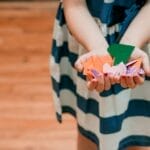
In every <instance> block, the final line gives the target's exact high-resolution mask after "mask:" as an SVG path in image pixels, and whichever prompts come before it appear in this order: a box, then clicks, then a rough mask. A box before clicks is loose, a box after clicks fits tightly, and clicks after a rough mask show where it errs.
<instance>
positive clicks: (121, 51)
mask: <svg viewBox="0 0 150 150" xmlns="http://www.w3.org/2000/svg"><path fill="white" fill-rule="evenodd" d="M134 48H135V47H134V46H131V45H124V44H112V45H110V46H109V47H108V49H107V51H108V52H109V54H110V55H111V56H112V57H113V58H114V65H117V64H119V63H121V62H123V63H124V64H126V63H127V62H128V60H129V58H130V56H131V54H132V52H133V50H134Z"/></svg>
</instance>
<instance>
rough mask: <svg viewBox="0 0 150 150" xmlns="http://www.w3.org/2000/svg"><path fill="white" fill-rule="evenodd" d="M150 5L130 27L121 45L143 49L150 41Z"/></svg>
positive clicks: (142, 10) (148, 4) (144, 8)
mask: <svg viewBox="0 0 150 150" xmlns="http://www.w3.org/2000/svg"><path fill="white" fill-rule="evenodd" d="M149 14H150V3H149V2H148V3H147V4H145V6H144V7H143V8H142V9H141V11H140V12H139V14H138V15H137V16H136V17H135V19H134V20H133V22H132V23H131V24H130V25H129V27H128V29H127V31H126V33H125V34H124V36H123V37H122V39H121V41H120V43H124V44H130V45H134V46H137V47H139V48H142V47H143V46H144V45H145V44H146V43H148V42H149V40H150V19H149Z"/></svg>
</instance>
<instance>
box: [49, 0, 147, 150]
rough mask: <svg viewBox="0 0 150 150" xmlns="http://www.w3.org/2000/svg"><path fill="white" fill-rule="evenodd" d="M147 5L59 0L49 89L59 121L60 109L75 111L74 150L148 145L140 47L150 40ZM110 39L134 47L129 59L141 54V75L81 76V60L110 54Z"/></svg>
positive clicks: (115, 149) (133, 0)
mask: <svg viewBox="0 0 150 150" xmlns="http://www.w3.org/2000/svg"><path fill="white" fill-rule="evenodd" d="M149 11H150V4H149V1H147V2H146V0H130V1H126V0H104V1H102V0H63V1H61V2H60V5H59V9H58V13H57V16H56V21H55V26H54V37H53V45H52V56H51V63H50V64H51V74H52V83H53V89H54V90H53V95H54V100H55V104H56V110H57V117H58V120H59V121H61V115H62V113H63V112H68V113H70V114H72V115H73V116H75V117H76V120H77V125H78V131H79V137H78V149H79V150H81V149H82V150H84V149H86V150H88V149H90V150H94V149H100V150H123V149H126V148H131V147H133V148H135V149H138V150H146V149H147V150H148V149H149V148H148V147H149V146H150V130H149V126H150V120H149V116H150V93H149V92H148V83H149V80H150V78H149V77H148V76H149V75H150V66H149V58H148V57H149V56H148V54H147V52H144V51H143V50H142V49H141V48H143V46H145V45H146V44H147V43H148V42H149V40H150V28H149V27H150V20H149V17H148V16H149V13H150V12H149ZM113 43H123V44H130V45H134V46H135V47H136V48H135V49H134V51H133V53H132V55H131V57H130V60H134V59H136V58H139V57H141V58H142V59H143V69H144V71H145V75H146V76H147V77H146V81H144V78H143V77H141V76H136V77H132V76H131V77H124V78H119V79H118V78H116V77H115V76H106V77H103V78H101V79H99V80H96V81H95V80H94V81H93V80H87V81H86V80H85V78H84V76H83V74H82V71H83V64H84V62H85V61H86V60H87V59H89V58H90V57H92V56H95V55H97V56H104V55H109V53H108V52H107V48H108V46H109V45H110V44H113ZM118 53H119V52H118ZM74 66H75V67H76V69H75V68H74ZM143 82H144V84H143V85H140V84H142V83H143ZM137 85H140V86H138V87H136V86H137ZM135 87H136V88H135ZM131 88H134V89H133V90H131ZM94 143H95V144H94ZM134 146H138V147H134Z"/></svg>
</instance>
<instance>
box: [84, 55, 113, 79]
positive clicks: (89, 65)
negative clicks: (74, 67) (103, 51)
mask: <svg viewBox="0 0 150 150" xmlns="http://www.w3.org/2000/svg"><path fill="white" fill-rule="evenodd" d="M105 63H107V64H109V65H110V66H112V64H113V60H112V58H111V56H109V55H106V56H91V57H90V58H89V59H88V60H87V61H86V62H85V63H84V64H83V67H84V69H83V74H84V75H86V76H87V77H88V78H89V79H91V78H93V77H94V74H93V73H92V70H95V71H96V72H99V73H100V74H101V73H103V65H104V64H105Z"/></svg>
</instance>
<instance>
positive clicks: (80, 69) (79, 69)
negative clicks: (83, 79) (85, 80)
mask: <svg viewBox="0 0 150 150" xmlns="http://www.w3.org/2000/svg"><path fill="white" fill-rule="evenodd" d="M75 68H76V69H77V71H79V72H82V71H83V64H82V62H81V61H80V60H77V61H76V62H75Z"/></svg>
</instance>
